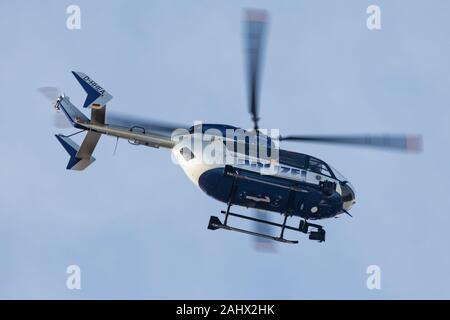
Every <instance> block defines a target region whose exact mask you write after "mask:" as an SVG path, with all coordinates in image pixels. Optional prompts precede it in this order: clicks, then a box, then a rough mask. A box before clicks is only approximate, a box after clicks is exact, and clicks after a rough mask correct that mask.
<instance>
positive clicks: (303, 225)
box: [208, 166, 325, 244]
mask: <svg viewBox="0 0 450 320" xmlns="http://www.w3.org/2000/svg"><path fill="white" fill-rule="evenodd" d="M224 175H228V176H232V177H233V178H234V179H233V184H232V186H231V190H230V194H229V196H228V206H227V210H226V211H221V213H223V214H224V215H225V219H224V222H223V223H222V222H221V221H220V219H219V218H218V217H216V216H211V217H210V219H209V224H208V229H209V230H217V229H223V230H229V231H236V232H240V233H245V234H249V235H252V236H257V237H262V238H266V239H272V240H274V241H278V242H283V243H292V244H296V243H298V241H297V240H288V239H286V238H284V231H285V230H286V229H288V230H293V231H297V232H302V233H305V234H309V239H310V240H317V241H319V242H324V241H325V230H324V229H323V227H322V226H319V225H317V224H313V223H309V222H307V221H306V220H301V221H300V224H299V226H298V227H292V226H289V225H287V224H286V222H287V219H288V217H289V216H290V215H289V214H288V213H284V220H283V223H282V224H280V223H276V222H272V221H267V220H263V219H258V218H254V217H249V216H245V215H241V214H237V213H233V212H230V208H231V205H232V201H231V200H232V199H233V196H234V194H235V192H236V189H237V187H238V181H239V180H241V179H248V177H246V176H243V175H240V174H239V173H238V172H236V171H235V170H234V168H233V167H231V166H226V167H225V170H224ZM280 186H281V185H280ZM295 191H297V190H296V189H295V188H294V187H292V189H291V190H290V194H292V192H295ZM289 198H292V197H289ZM230 216H231V217H236V218H240V219H245V220H250V221H255V222H258V223H263V224H267V225H271V226H275V227H279V228H281V232H280V235H279V236H278V237H276V236H273V235H270V234H265V233H260V232H255V231H251V230H245V229H241V228H236V227H232V226H230V225H228V218H229V217H230ZM310 228H313V229H315V231H309V229H310Z"/></svg>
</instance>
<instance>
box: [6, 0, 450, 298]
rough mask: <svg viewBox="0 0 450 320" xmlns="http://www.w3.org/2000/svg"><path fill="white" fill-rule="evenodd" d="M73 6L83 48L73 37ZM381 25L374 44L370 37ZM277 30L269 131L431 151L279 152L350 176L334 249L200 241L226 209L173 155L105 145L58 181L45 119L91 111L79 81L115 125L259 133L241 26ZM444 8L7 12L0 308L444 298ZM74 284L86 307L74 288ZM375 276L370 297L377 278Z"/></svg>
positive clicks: (330, 237)
mask: <svg viewBox="0 0 450 320" xmlns="http://www.w3.org/2000/svg"><path fill="white" fill-rule="evenodd" d="M70 4H78V5H79V6H80V7H81V14H82V22H81V23H82V29H81V30H78V31H70V30H68V29H67V28H66V19H67V17H68V15H67V14H66V8H67V6H68V5H70ZM370 4H377V5H379V6H380V7H381V10H382V12H381V14H382V30H380V31H369V30H368V29H367V28H366V18H367V14H366V8H367V6H369V5H370ZM245 7H257V8H265V9H267V10H269V12H270V14H271V25H270V32H269V38H268V43H267V44H268V46H267V51H266V56H265V66H264V77H263V84H262V96H261V116H262V120H261V126H262V127H271V128H280V129H281V132H282V133H284V134H287V133H299V134H300V133H340V134H344V133H391V132H392V133H402V132H406V133H420V134H422V135H423V138H424V145H425V149H424V152H423V153H422V154H420V155H408V154H402V153H395V152H394V153H389V152H385V151H374V150H368V149H357V148H351V147H336V146H327V145H310V144H288V143H286V144H284V147H286V148H287V149H291V150H295V151H300V152H304V153H308V154H313V155H315V156H317V157H319V158H321V159H324V160H326V161H327V162H329V163H330V164H331V165H333V166H335V167H336V168H338V169H339V171H341V172H342V173H343V174H344V175H345V176H346V177H347V178H348V179H349V180H350V181H351V182H352V184H353V185H354V186H355V188H356V192H357V197H358V198H357V200H358V203H357V204H356V205H355V207H354V208H353V210H352V214H353V215H354V218H353V219H351V218H349V217H342V218H340V219H332V220H326V221H324V223H323V224H324V226H325V228H326V230H327V242H325V243H322V244H319V243H316V242H311V241H309V240H307V239H306V238H305V237H303V236H302V235H301V234H295V233H294V234H289V236H290V238H299V240H300V244H299V245H281V246H278V251H277V253H276V254H267V253H262V252H257V251H255V250H254V248H253V246H252V241H251V239H249V238H248V237H247V236H245V235H240V234H235V233H229V232H225V231H221V230H219V231H216V232H211V231H209V230H207V229H206V226H207V223H208V219H209V216H210V215H218V212H219V211H220V210H221V209H223V207H224V205H223V204H221V203H219V202H216V201H214V200H213V199H211V198H208V197H207V196H206V195H205V194H203V193H202V192H201V191H200V190H198V189H196V187H194V186H193V185H192V184H191V182H190V181H189V180H188V179H187V177H186V176H185V175H184V173H183V172H182V170H181V168H179V167H177V166H175V165H174V164H173V163H172V162H171V160H170V153H169V151H167V150H156V149H150V148H145V147H136V146H131V145H129V144H128V143H127V142H125V141H121V142H120V144H119V146H118V150H117V154H116V155H115V156H113V150H114V143H115V140H114V139H113V138H110V137H103V138H102V139H101V141H100V143H99V145H98V147H97V149H96V151H95V154H94V156H95V157H96V158H97V161H96V162H95V163H94V164H93V165H92V166H90V167H89V168H88V169H87V170H86V171H84V172H71V171H66V170H65V167H66V164H67V161H68V155H67V154H66V152H65V151H64V150H63V148H62V147H61V146H60V145H59V143H58V142H57V140H56V139H55V138H54V136H53V135H54V134H55V133H58V132H62V133H66V134H68V133H71V132H73V130H71V129H55V128H54V127H53V121H52V113H53V111H52V107H51V106H50V105H49V103H48V102H47V101H46V100H44V99H43V98H42V97H41V96H40V95H39V93H38V92H37V91H36V88H38V87H41V86H46V85H54V86H59V87H61V88H63V89H64V91H65V92H66V94H67V95H69V96H70V97H71V99H72V101H73V102H74V103H76V104H77V105H80V104H81V103H82V101H83V100H84V98H85V95H84V92H83V90H82V89H81V87H80V86H79V85H78V83H77V82H76V81H75V78H73V76H72V75H71V74H70V71H71V70H78V71H83V72H85V73H87V74H88V75H90V76H91V77H92V78H93V79H94V80H96V81H97V82H98V83H100V84H101V85H102V86H103V87H104V88H106V89H107V90H108V91H109V92H110V93H111V94H112V95H113V96H114V99H113V100H112V102H111V103H110V104H109V105H108V108H109V110H115V111H118V112H126V113H130V114H133V115H142V116H145V117H150V118H156V119H166V120H172V121H175V122H180V123H187V124H191V123H193V121H195V120H203V121H207V122H219V123H228V124H233V125H238V126H243V127H249V126H250V125H251V123H250V117H249V115H248V114H247V106H246V91H245V82H244V80H245V77H244V63H243V62H244V59H243V56H242V53H243V46H242V29H241V9H242V8H245ZM449 12H450V2H448V1H446V0H435V1H406V0H403V1H400V0H396V1H381V0H377V1H365V0H363V1H361V0H354V1H350V0H347V1H317V0H315V1H306V0H305V1H73V2H72V1H6V0H0V39H1V50H0V101H1V107H0V137H1V140H0V146H1V157H0V298H27V299H28V298H62V299H79V298H102V299H107V298H150V299H153V298H162V299H169V298H182V299H185V298H189V299H190V298H192V299H193V298H200V299H208V298H237V299H240V298H243V299H260V298H268V299H271V298H277V299H279V298H280V299H281V298H286V299H309V298H338V299H339V298H344V299H346V298H362V299H380V298H388V299H392V298H447V299H449V298H450V275H449V270H450V256H449V244H450V235H449V232H448V228H449V225H450V196H449V194H450V169H449V163H450V152H449V135H450V127H449V125H448V123H449V119H450V109H449V103H450V62H449V61H450V60H449V59H450V58H449V57H450V39H449V31H450V21H449V19H448V14H449ZM72 264H76V265H79V266H80V267H81V277H82V278H81V283H82V284H81V285H82V289H81V290H79V291H77V290H73V291H70V290H68V289H67V288H66V278H67V274H66V268H67V266H68V265H72ZM372 264H375V265H378V266H380V268H381V271H382V274H381V277H382V278H381V286H382V288H381V290H372V291H371V290H368V289H367V287H366V279H367V274H366V268H367V267H368V266H369V265H372Z"/></svg>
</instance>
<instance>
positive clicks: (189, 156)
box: [180, 147, 195, 161]
mask: <svg viewBox="0 0 450 320" xmlns="http://www.w3.org/2000/svg"><path fill="white" fill-rule="evenodd" d="M180 154H181V155H182V156H183V158H184V160H186V161H190V160H192V159H194V158H195V155H194V154H193V153H192V151H191V149H189V148H187V147H183V148H181V149H180Z"/></svg>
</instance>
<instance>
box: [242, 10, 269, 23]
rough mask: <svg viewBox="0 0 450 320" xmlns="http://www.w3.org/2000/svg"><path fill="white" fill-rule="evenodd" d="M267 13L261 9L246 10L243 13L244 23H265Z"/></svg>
mask: <svg viewBox="0 0 450 320" xmlns="http://www.w3.org/2000/svg"><path fill="white" fill-rule="evenodd" d="M268 16H269V15H268V13H267V11H266V10H263V9H246V10H245V11H244V20H245V21H260V22H266V21H267V20H268Z"/></svg>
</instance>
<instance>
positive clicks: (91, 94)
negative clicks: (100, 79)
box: [72, 71, 113, 108]
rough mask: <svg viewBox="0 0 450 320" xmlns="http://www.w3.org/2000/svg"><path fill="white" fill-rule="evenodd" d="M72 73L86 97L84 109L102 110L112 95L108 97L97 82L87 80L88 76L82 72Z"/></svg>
mask: <svg viewBox="0 0 450 320" xmlns="http://www.w3.org/2000/svg"><path fill="white" fill-rule="evenodd" d="M72 73H73V75H74V76H75V78H76V79H77V80H78V82H79V83H80V85H81V86H82V87H83V89H84V91H86V93H87V97H86V100H85V102H84V105H83V107H84V108H87V107H92V108H102V107H104V106H106V103H108V101H110V100H111V99H112V98H113V97H112V95H110V94H109V93H108V92H107V91H106V90H105V89H103V88H102V87H101V86H100V85H99V84H98V83H97V82H95V81H94V80H92V79H91V78H89V76H87V75H86V74H84V73H83V72H75V71H72Z"/></svg>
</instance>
